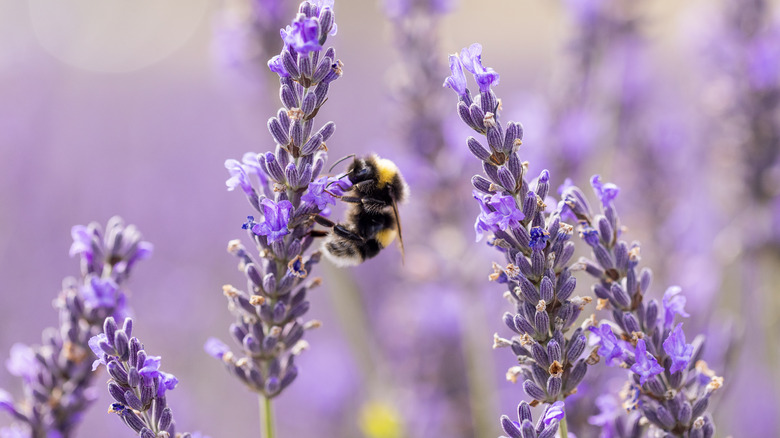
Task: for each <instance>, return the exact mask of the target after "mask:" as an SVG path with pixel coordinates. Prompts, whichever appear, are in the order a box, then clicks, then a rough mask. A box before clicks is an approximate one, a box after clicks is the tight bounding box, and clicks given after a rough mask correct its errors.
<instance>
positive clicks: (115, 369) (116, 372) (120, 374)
mask: <svg viewBox="0 0 780 438" xmlns="http://www.w3.org/2000/svg"><path fill="white" fill-rule="evenodd" d="M106 368H107V369H108V374H109V375H110V376H111V378H112V379H114V380H115V381H116V383H118V384H120V385H127V384H128V382H127V371H125V369H124V368H123V367H122V366H121V365H119V363H117V362H116V361H113V360H112V361H111V362H109V363H108V365H106ZM109 386H110V385H109ZM110 391H111V388H110V387H109V392H110ZM117 401H118V402H120V403H123V404H127V403H125V402H123V401H121V400H117Z"/></svg>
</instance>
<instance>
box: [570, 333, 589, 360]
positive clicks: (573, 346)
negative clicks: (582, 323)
mask: <svg viewBox="0 0 780 438" xmlns="http://www.w3.org/2000/svg"><path fill="white" fill-rule="evenodd" d="M578 330H580V332H581V329H578ZM575 333H576V332H575ZM586 342H587V339H586V338H585V335H583V334H581V333H580V334H578V335H576V334H575V335H573V336H572V339H571V341H569V348H568V350H567V351H566V360H567V361H569V362H574V361H575V360H577V359H579V358H580V356H581V355H582V352H583V351H585V344H586Z"/></svg>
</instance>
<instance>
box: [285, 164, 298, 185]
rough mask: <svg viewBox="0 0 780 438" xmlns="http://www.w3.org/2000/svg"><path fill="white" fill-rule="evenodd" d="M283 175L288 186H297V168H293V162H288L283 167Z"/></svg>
mask: <svg viewBox="0 0 780 438" xmlns="http://www.w3.org/2000/svg"><path fill="white" fill-rule="evenodd" d="M284 176H285V179H287V184H289V185H290V187H293V188H295V187H298V170H297V169H296V168H295V164H293V163H289V164H288V165H287V167H286V168H285V169H284Z"/></svg>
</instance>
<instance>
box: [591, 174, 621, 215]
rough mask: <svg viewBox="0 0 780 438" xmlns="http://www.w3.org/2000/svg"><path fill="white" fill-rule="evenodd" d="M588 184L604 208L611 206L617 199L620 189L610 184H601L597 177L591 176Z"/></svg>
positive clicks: (599, 178)
mask: <svg viewBox="0 0 780 438" xmlns="http://www.w3.org/2000/svg"><path fill="white" fill-rule="evenodd" d="M590 183H591V185H592V186H593V190H594V191H595V192H596V196H598V198H599V200H600V201H601V204H602V205H604V207H607V206H608V205H609V204H611V203H612V202H613V201H614V200H615V198H617V195H618V193H620V187H618V186H616V185H615V184H612V183H602V182H601V176H599V175H593V178H591V180H590Z"/></svg>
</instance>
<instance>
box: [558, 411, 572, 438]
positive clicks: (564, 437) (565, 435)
mask: <svg viewBox="0 0 780 438" xmlns="http://www.w3.org/2000/svg"><path fill="white" fill-rule="evenodd" d="M558 426H559V428H558V429H559V430H560V431H561V438H569V428H568V426H567V425H566V417H565V416H564V417H563V418H561V422H560V423H559V424H558Z"/></svg>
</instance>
